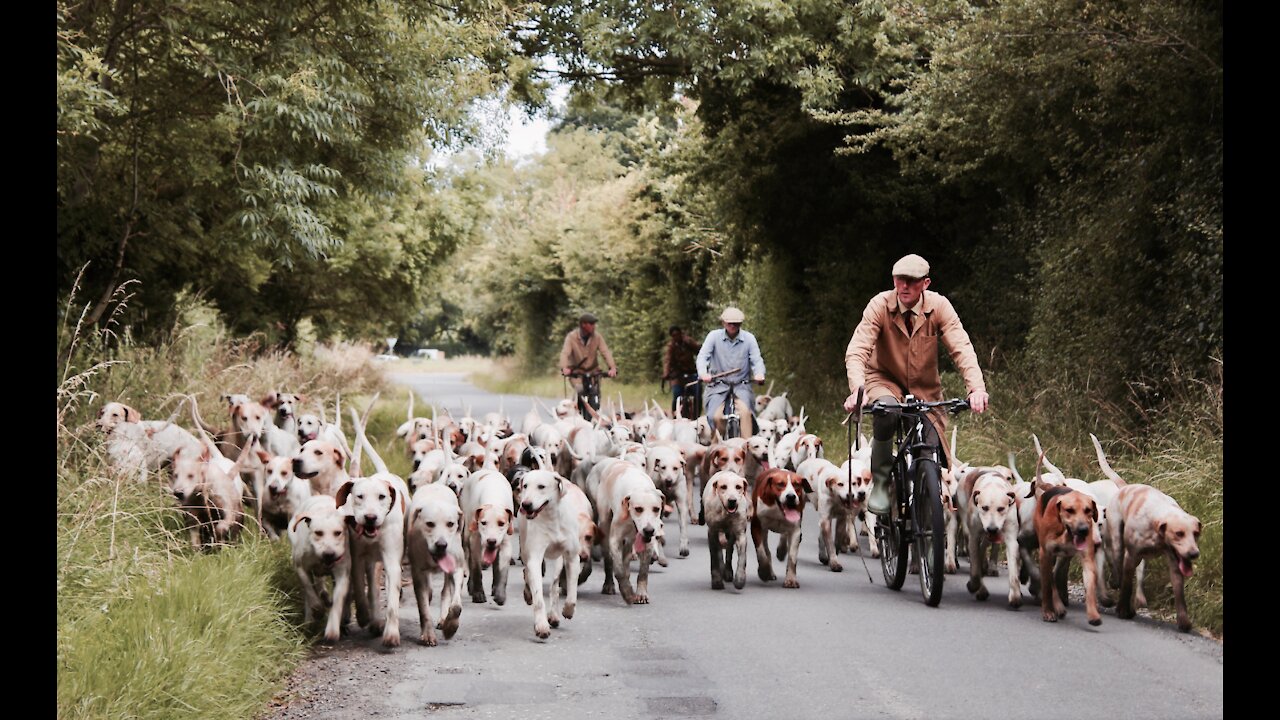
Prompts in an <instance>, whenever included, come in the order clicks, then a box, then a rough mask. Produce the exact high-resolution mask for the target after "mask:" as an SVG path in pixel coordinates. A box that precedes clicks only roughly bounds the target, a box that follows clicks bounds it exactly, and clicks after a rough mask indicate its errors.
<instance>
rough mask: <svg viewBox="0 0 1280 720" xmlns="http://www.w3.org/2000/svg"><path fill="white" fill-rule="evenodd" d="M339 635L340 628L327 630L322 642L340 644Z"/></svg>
mask: <svg viewBox="0 0 1280 720" xmlns="http://www.w3.org/2000/svg"><path fill="white" fill-rule="evenodd" d="M339 635H341V633H340V632H339V631H338V630H332V631H330V630H326V631H325V633H324V638H323V639H322V642H323V643H324V644H325V645H336V644H338V636H339Z"/></svg>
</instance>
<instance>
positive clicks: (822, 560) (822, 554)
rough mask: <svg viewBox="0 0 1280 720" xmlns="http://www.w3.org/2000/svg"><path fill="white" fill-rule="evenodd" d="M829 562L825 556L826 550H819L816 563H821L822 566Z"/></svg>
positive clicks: (829, 559)
mask: <svg viewBox="0 0 1280 720" xmlns="http://www.w3.org/2000/svg"><path fill="white" fill-rule="evenodd" d="M830 561H831V558H830V557H828V556H827V551H826V550H819V551H818V562H820V563H822V564H823V565H826V564H828V563H829V562H830Z"/></svg>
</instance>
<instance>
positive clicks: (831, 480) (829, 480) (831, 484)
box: [827, 475, 840, 488]
mask: <svg viewBox="0 0 1280 720" xmlns="http://www.w3.org/2000/svg"><path fill="white" fill-rule="evenodd" d="M838 482H840V478H839V477H837V476H835V475H832V476H830V477H828V478H827V487H829V488H833V487H835V486H836V483H838Z"/></svg>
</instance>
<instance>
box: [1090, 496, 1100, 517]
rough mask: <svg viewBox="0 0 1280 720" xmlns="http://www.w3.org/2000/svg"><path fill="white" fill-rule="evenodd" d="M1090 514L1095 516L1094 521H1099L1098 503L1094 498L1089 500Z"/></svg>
mask: <svg viewBox="0 0 1280 720" xmlns="http://www.w3.org/2000/svg"><path fill="white" fill-rule="evenodd" d="M1089 514H1090V515H1091V516H1092V517H1093V521H1094V522H1097V521H1098V503H1097V502H1095V501H1094V500H1092V499H1091V500H1089Z"/></svg>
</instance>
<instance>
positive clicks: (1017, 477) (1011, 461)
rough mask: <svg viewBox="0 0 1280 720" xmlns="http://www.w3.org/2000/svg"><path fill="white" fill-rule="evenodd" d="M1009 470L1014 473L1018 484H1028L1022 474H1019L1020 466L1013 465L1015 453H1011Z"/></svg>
mask: <svg viewBox="0 0 1280 720" xmlns="http://www.w3.org/2000/svg"><path fill="white" fill-rule="evenodd" d="M1009 470H1010V471H1012V472H1013V479H1014V480H1017V481H1018V482H1026V480H1023V479H1022V473H1019V472H1018V466H1017V465H1015V464H1014V463H1013V451H1012V450H1010V451H1009Z"/></svg>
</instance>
